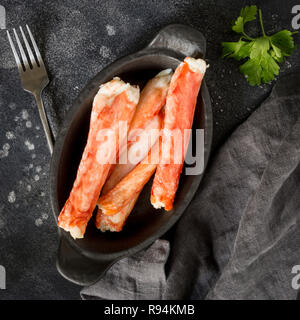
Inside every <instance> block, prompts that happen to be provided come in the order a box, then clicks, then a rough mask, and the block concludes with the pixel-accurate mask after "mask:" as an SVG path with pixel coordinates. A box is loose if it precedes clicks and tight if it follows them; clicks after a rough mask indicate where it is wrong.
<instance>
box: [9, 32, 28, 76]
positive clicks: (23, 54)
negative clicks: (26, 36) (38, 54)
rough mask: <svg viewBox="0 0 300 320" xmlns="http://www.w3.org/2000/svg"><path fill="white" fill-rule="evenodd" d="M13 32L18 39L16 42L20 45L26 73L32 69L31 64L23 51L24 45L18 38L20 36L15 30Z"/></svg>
mask: <svg viewBox="0 0 300 320" xmlns="http://www.w3.org/2000/svg"><path fill="white" fill-rule="evenodd" d="M13 30H14V34H15V38H16V40H17V44H18V47H19V50H20V53H21V58H22V60H23V64H24V67H25V71H26V69H28V68H30V66H29V62H28V59H27V56H26V54H25V51H24V49H23V46H22V44H21V42H20V39H19V36H18V34H17V31H16V29H15V28H14V29H13Z"/></svg>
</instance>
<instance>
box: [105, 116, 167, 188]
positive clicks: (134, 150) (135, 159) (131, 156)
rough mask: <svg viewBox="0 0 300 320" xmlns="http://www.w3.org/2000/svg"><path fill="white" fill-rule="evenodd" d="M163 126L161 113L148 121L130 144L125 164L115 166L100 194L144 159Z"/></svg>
mask: <svg viewBox="0 0 300 320" xmlns="http://www.w3.org/2000/svg"><path fill="white" fill-rule="evenodd" d="M162 125H163V113H162V112H160V113H159V114H158V115H156V116H154V118H153V119H152V120H151V121H150V123H149V124H148V125H147V126H146V127H145V129H144V130H143V131H142V132H141V134H140V135H139V136H138V137H136V141H135V142H133V143H131V144H130V146H129V148H128V152H127V159H126V163H118V164H116V165H115V167H114V169H113V171H112V173H111V175H110V176H109V178H108V179H107V181H106V182H105V185H104V187H103V190H102V194H105V193H107V192H108V191H109V190H111V189H112V188H113V187H114V186H115V185H116V184H117V183H118V182H119V181H120V180H121V179H122V178H123V177H125V176H126V175H127V174H128V173H129V172H130V171H131V170H132V169H133V168H134V167H135V166H136V165H137V164H138V163H139V162H141V161H142V160H143V159H144V158H146V156H147V154H148V152H149V151H150V149H151V148H152V147H153V145H154V144H155V143H156V141H157V139H158V137H159V134H160V130H161V129H162Z"/></svg>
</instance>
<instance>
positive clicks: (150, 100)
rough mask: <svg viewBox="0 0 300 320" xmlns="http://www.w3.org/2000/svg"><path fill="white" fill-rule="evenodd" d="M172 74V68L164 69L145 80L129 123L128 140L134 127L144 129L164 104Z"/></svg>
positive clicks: (132, 135) (130, 138)
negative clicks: (145, 82)
mask: <svg viewBox="0 0 300 320" xmlns="http://www.w3.org/2000/svg"><path fill="white" fill-rule="evenodd" d="M172 75H173V72H172V69H166V70H163V71H161V72H159V73H158V74H157V75H156V76H155V77H154V78H153V79H151V80H150V81H148V82H147V84H146V86H145V87H144V89H143V90H142V92H141V96H140V100H139V103H138V105H137V107H136V111H135V114H134V117H133V119H132V122H131V124H130V130H129V134H128V139H129V141H130V140H133V138H134V133H135V130H136V129H144V128H145V126H146V125H148V123H149V122H150V121H151V120H152V119H153V117H154V116H155V115H157V114H158V113H159V112H160V110H161V109H162V107H164V106H165V104H166V98H167V93H168V89H169V84H170V81H171V78H172Z"/></svg>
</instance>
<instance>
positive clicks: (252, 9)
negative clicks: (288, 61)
mask: <svg viewBox="0 0 300 320" xmlns="http://www.w3.org/2000/svg"><path fill="white" fill-rule="evenodd" d="M256 15H257V7H256V6H246V7H245V8H243V9H242V10H241V13H240V16H239V17H238V18H237V19H236V21H235V22H234V25H233V27H232V30H233V31H235V32H237V33H240V34H242V36H241V38H240V39H239V41H236V42H222V47H223V50H222V58H233V59H236V60H238V61H240V60H243V59H247V60H246V61H245V62H244V63H243V64H242V65H241V66H240V72H241V73H242V74H244V75H245V77H246V79H247V81H248V82H249V84H250V85H253V86H254V85H260V84H261V83H262V82H264V83H268V82H270V81H272V80H273V79H274V78H275V76H276V75H278V74H279V69H280V67H279V65H278V63H280V62H283V61H284V57H287V56H289V55H291V54H292V52H293V51H294V50H295V48H296V46H295V43H294V39H293V35H294V34H295V33H296V32H294V33H293V32H291V31H289V30H282V31H279V32H277V33H275V34H274V35H272V36H267V35H266V34H265V31H264V27H263V22H262V15H261V10H259V19H260V24H261V28H262V33H263V35H262V36H261V37H258V38H251V37H249V36H248V35H247V34H246V33H245V30H244V25H245V23H247V22H249V21H253V20H255V19H256Z"/></svg>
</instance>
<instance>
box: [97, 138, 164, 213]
mask: <svg viewBox="0 0 300 320" xmlns="http://www.w3.org/2000/svg"><path fill="white" fill-rule="evenodd" d="M159 146H160V143H159V141H157V143H156V144H155V145H154V147H153V148H152V149H151V150H150V152H149V154H148V156H147V157H146V158H145V159H144V160H143V161H142V162H140V163H139V164H138V165H137V166H136V167H135V168H134V169H133V170H132V171H130V172H129V173H128V174H127V175H126V176H125V177H124V178H123V179H122V180H121V181H120V182H119V183H118V184H117V185H116V186H115V187H114V188H113V189H111V190H110V191H109V192H108V193H106V194H105V195H103V196H101V197H100V199H99V200H98V208H99V209H100V210H102V213H103V214H106V215H109V216H110V215H114V214H116V213H118V212H120V211H121V209H122V208H123V207H124V206H125V205H127V204H128V203H129V202H130V201H131V200H132V199H133V198H134V196H135V195H137V194H139V193H140V192H141V190H142V189H143V187H144V185H145V184H146V183H147V182H148V181H149V179H150V178H151V176H152V175H153V173H154V172H155V169H156V167H157V164H158V162H159Z"/></svg>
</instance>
